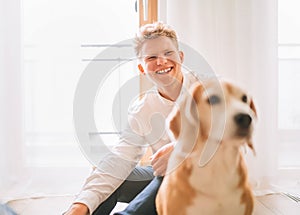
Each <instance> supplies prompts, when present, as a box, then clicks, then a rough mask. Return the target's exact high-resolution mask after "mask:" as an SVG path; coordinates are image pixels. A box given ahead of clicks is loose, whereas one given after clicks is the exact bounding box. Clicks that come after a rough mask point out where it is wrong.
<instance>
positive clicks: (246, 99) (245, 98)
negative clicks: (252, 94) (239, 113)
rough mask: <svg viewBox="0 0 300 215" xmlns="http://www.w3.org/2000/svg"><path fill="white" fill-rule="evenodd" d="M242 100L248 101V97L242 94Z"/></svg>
mask: <svg viewBox="0 0 300 215" xmlns="http://www.w3.org/2000/svg"><path fill="white" fill-rule="evenodd" d="M242 101H243V102H245V103H247V102H248V97H247V96H246V95H243V96H242Z"/></svg>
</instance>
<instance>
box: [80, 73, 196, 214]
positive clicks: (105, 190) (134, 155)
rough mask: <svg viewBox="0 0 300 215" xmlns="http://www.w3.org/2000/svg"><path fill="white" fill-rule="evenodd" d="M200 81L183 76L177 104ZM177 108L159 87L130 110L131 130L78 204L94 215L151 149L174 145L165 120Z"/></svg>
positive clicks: (93, 177)
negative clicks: (147, 149) (161, 92)
mask: <svg viewBox="0 0 300 215" xmlns="http://www.w3.org/2000/svg"><path fill="white" fill-rule="evenodd" d="M196 80H197V78H196V76H195V75H194V74H192V73H183V87H182V89H181V92H180V95H179V97H178V99H177V101H179V100H180V97H182V96H183V95H184V94H185V90H187V89H188V88H189V87H190V86H191V85H192V84H193V83H194V82H195V81H196ZM174 105H175V102H172V101H170V100H167V99H165V98H163V97H162V96H161V95H160V94H159V93H158V91H157V89H156V87H154V88H152V89H150V90H149V91H148V92H146V93H145V95H144V96H143V98H142V99H140V100H137V101H135V102H134V103H133V105H132V106H131V107H130V109H129V113H128V127H127V129H125V130H124V131H122V134H121V135H120V139H119V143H118V144H117V145H116V146H115V147H114V148H113V150H112V152H111V153H109V154H107V155H106V156H105V157H104V158H103V159H102V161H100V162H99V164H98V166H97V168H96V169H95V170H94V171H93V172H92V173H91V175H90V176H89V177H88V178H87V179H86V182H85V184H84V186H83V188H82V190H81V192H80V193H79V194H78V196H77V198H76V199H75V202H78V203H83V204H85V205H87V206H88V208H89V211H90V213H92V212H93V211H94V210H95V209H96V208H97V207H98V206H99V205H100V204H101V203H102V202H103V201H105V200H106V199H107V198H108V197H109V196H110V195H111V194H112V193H113V192H114V191H115V190H116V189H117V188H118V187H119V186H120V185H121V184H122V182H123V181H124V180H125V179H126V178H127V176H128V175H129V174H130V173H131V171H132V170H133V168H134V167H135V166H136V165H137V163H138V161H139V160H140V159H141V158H142V156H143V155H144V153H145V150H146V148H147V147H149V146H151V148H152V151H153V152H154V153H155V152H156V151H157V150H158V149H159V148H161V147H162V146H164V145H165V144H167V143H170V138H169V137H168V134H167V133H166V129H165V119H166V117H167V116H168V115H169V113H170V112H171V110H172V108H173V107H174Z"/></svg>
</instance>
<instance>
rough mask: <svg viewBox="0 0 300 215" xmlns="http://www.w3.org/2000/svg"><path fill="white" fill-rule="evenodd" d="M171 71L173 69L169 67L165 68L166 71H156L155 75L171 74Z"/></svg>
mask: <svg viewBox="0 0 300 215" xmlns="http://www.w3.org/2000/svg"><path fill="white" fill-rule="evenodd" d="M172 69H173V67H169V68H166V69H162V70H159V71H156V72H155V73H156V74H166V73H169V72H171V71H172Z"/></svg>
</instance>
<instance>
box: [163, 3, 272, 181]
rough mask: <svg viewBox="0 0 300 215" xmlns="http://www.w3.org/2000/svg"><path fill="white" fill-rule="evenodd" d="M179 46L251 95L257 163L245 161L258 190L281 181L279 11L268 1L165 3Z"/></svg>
mask: <svg viewBox="0 0 300 215" xmlns="http://www.w3.org/2000/svg"><path fill="white" fill-rule="evenodd" d="M166 21H167V22H168V24H170V25H171V26H173V27H174V28H175V29H176V30H177V32H178V34H179V38H180V40H181V42H183V43H186V44H188V45H190V46H191V47H193V48H195V49H196V50H197V51H198V52H199V53H200V54H202V56H203V57H204V58H205V59H206V60H207V62H208V63H209V64H210V65H211V67H212V68H213V69H214V71H215V72H216V73H217V74H218V75H221V76H223V77H225V78H228V79H231V80H234V81H236V82H237V83H238V84H240V85H241V86H243V87H244V88H245V89H247V90H249V92H250V93H251V94H252V95H253V97H254V100H255V101H256V104H257V106H258V111H259V121H258V125H257V127H256V132H255V138H254V141H255V142H254V144H255V148H256V151H257V155H256V157H254V156H253V155H251V153H248V154H247V156H246V159H247V162H248V165H249V172H250V177H251V178H252V180H253V183H255V185H257V186H258V185H260V184H262V183H264V182H265V181H268V182H270V181H271V180H272V178H274V177H275V178H276V175H277V173H278V172H277V158H278V151H277V145H278V143H277V140H278V138H277V136H276V130H277V108H276V107H277V5H276V1H272V0H266V1H260V0H251V1H250V0H248V1H238V0H225V1H219V0H211V1H207V0H200V1H199V0H189V1H186V2H185V3H184V4H183V3H182V1H180V0H168V1H167V20H166Z"/></svg>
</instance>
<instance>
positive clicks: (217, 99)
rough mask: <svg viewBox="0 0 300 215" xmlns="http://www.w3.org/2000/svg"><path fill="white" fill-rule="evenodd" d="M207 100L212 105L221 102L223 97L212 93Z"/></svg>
mask: <svg viewBox="0 0 300 215" xmlns="http://www.w3.org/2000/svg"><path fill="white" fill-rule="evenodd" d="M207 102H208V103H209V104H211V105H215V104H219V103H220V102H221V99H220V97H219V96H216V95H212V96H210V97H209V98H208V100H207Z"/></svg>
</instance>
